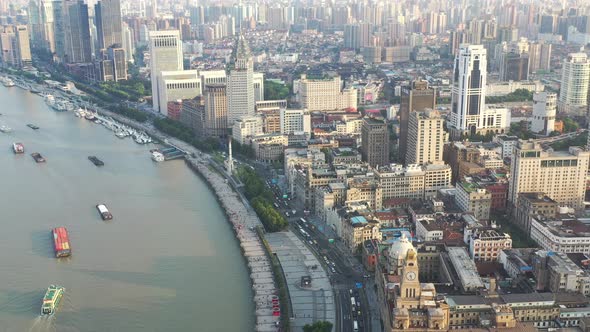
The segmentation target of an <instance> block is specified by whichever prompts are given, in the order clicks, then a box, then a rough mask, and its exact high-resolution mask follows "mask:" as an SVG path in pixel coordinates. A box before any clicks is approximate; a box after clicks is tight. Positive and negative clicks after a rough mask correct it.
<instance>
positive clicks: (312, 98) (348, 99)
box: [294, 75, 358, 112]
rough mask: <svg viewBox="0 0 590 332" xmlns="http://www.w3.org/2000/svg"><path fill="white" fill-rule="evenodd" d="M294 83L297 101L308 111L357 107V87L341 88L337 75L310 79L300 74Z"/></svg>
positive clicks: (340, 81)
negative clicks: (299, 77)
mask: <svg viewBox="0 0 590 332" xmlns="http://www.w3.org/2000/svg"><path fill="white" fill-rule="evenodd" d="M294 85H297V99H298V101H299V103H300V104H301V106H302V107H303V108H305V109H307V110H309V111H310V112H314V111H339V110H343V109H356V108H357V105H358V100H357V96H358V91H357V89H355V88H344V89H342V80H341V79H340V77H339V76H337V77H333V78H328V79H311V78H307V75H301V79H300V80H299V81H297V82H296V83H295V84H294Z"/></svg>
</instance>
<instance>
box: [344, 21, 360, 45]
mask: <svg viewBox="0 0 590 332" xmlns="http://www.w3.org/2000/svg"><path fill="white" fill-rule="evenodd" d="M360 47H361V41H360V27H359V25H358V24H347V25H345V26H344V48H350V49H355V50H356V49H359V48H360Z"/></svg>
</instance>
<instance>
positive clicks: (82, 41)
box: [63, 0, 92, 63]
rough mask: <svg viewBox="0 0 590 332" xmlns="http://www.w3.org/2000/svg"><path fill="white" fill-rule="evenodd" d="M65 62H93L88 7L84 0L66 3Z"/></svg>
mask: <svg viewBox="0 0 590 332" xmlns="http://www.w3.org/2000/svg"><path fill="white" fill-rule="evenodd" d="M64 30H65V31H64V36H65V47H66V49H65V51H64V59H63V60H64V62H66V63H88V62H91V61H92V48H91V46H90V44H91V39H90V27H89V21H88V5H86V4H85V3H84V1H82V0H78V1H65V2H64Z"/></svg>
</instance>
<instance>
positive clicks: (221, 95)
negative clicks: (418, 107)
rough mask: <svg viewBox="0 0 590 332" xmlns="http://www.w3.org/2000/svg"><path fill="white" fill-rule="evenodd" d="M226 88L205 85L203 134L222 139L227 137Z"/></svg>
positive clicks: (218, 85)
mask: <svg viewBox="0 0 590 332" xmlns="http://www.w3.org/2000/svg"><path fill="white" fill-rule="evenodd" d="M226 91H227V88H226V86H225V85H223V84H210V85H206V86H205V88H204V91H203V95H204V98H205V126H204V127H205V134H206V135H207V136H219V137H223V136H226V135H227V128H228V123H227V113H228V112H227V111H228V107H227V106H228V105H227V104H228V103H227V101H228V98H227V92H226Z"/></svg>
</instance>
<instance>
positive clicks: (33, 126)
mask: <svg viewBox="0 0 590 332" xmlns="http://www.w3.org/2000/svg"><path fill="white" fill-rule="evenodd" d="M27 127H29V128H31V129H33V130H37V129H39V127H37V126H35V125H34V124H31V123H29V124H28V125H27Z"/></svg>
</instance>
